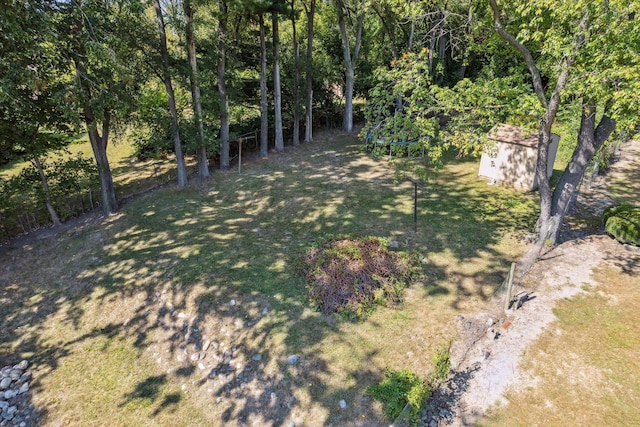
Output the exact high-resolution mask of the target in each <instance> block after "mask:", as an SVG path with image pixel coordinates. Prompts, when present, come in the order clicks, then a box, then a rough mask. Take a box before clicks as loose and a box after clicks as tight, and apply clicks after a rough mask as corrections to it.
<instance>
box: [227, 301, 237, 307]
mask: <svg viewBox="0 0 640 427" xmlns="http://www.w3.org/2000/svg"><path fill="white" fill-rule="evenodd" d="M229 305H230V306H231V307H233V306H235V305H236V300H234V299H232V300H231V301H229Z"/></svg>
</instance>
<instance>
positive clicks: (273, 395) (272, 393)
mask: <svg viewBox="0 0 640 427" xmlns="http://www.w3.org/2000/svg"><path fill="white" fill-rule="evenodd" d="M269 397H271V398H272V399H275V398H276V397H278V396H276V394H275V393H274V392H271V394H270V395H269Z"/></svg>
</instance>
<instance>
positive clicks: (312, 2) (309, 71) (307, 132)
mask: <svg viewBox="0 0 640 427" xmlns="http://www.w3.org/2000/svg"><path fill="white" fill-rule="evenodd" d="M304 7H305V11H306V14H307V63H306V85H307V87H306V91H307V98H306V108H305V129H304V142H311V141H313V20H314V15H315V11H316V0H309V5H308V7H307V4H306V3H304Z"/></svg>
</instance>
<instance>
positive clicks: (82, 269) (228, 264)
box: [0, 139, 532, 426]
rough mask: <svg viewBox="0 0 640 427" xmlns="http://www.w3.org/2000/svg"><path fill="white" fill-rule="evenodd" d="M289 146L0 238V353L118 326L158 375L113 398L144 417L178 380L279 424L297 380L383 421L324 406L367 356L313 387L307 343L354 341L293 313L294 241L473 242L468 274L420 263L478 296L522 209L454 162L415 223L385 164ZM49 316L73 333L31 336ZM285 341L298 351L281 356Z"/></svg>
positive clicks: (156, 410)
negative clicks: (29, 234)
mask: <svg viewBox="0 0 640 427" xmlns="http://www.w3.org/2000/svg"><path fill="white" fill-rule="evenodd" d="M349 144H351V141H349ZM296 151H297V153H293V154H289V155H284V156H277V157H276V158H275V159H274V160H275V161H273V162H266V163H264V162H263V163H261V164H259V165H252V166H251V167H249V168H247V169H246V172H245V173H244V174H243V175H239V176H238V175H236V174H234V173H228V174H220V173H216V175H215V176H214V178H213V180H212V181H211V182H210V188H209V191H208V192H202V191H199V190H197V189H196V188H194V187H190V188H187V189H184V190H180V191H179V190H177V189H174V188H169V189H165V190H162V191H160V192H158V193H155V194H153V195H151V196H148V197H145V198H142V199H140V200H137V201H134V202H133V203H131V204H129V205H128V206H126V207H125V208H124V209H123V212H124V213H122V214H120V215H118V216H114V217H111V218H107V219H105V220H104V221H103V223H102V224H100V225H98V226H87V227H85V228H82V229H78V230H72V231H71V232H69V233H68V235H66V236H54V237H50V238H48V239H44V240H41V241H34V242H33V243H32V244H28V245H25V246H23V247H20V248H13V249H11V248H5V249H4V251H5V254H3V257H2V262H1V265H0V267H2V269H1V270H0V271H1V272H2V273H1V274H2V276H0V278H2V279H3V282H5V281H6V285H5V286H4V287H3V289H2V291H1V292H2V293H1V294H0V295H1V299H0V308H1V309H2V313H3V315H2V322H3V323H2V331H1V332H0V338H2V344H1V345H0V350H1V351H2V352H1V353H0V364H6V363H10V362H12V361H13V360H16V358H21V357H31V358H32V361H33V362H34V363H35V364H36V365H38V366H40V367H41V368H43V371H42V372H45V369H44V368H51V369H52V370H55V369H56V368H57V367H58V366H59V363H60V360H61V359H64V358H68V357H71V356H73V354H74V352H75V351H79V350H77V345H78V344H79V343H83V342H89V341H91V340H94V339H95V338H96V337H106V338H109V339H123V340H131V342H132V345H133V346H134V347H135V348H136V349H137V355H138V357H140V358H142V357H143V354H146V356H144V357H149V358H150V359H152V360H154V361H157V364H158V369H162V370H163V371H165V373H163V374H160V375H155V374H154V375H150V376H147V373H145V372H143V373H142V376H141V378H140V379H139V381H138V382H137V383H136V384H135V385H134V386H133V388H132V389H131V390H130V391H128V392H126V393H124V394H123V395H122V396H121V398H122V400H121V401H120V402H119V403H118V405H119V407H120V408H126V407H127V405H128V404H131V403H132V402H134V403H135V402H143V403H144V404H145V405H148V406H149V407H151V408H152V409H153V410H152V412H151V413H150V414H149V416H151V417H159V416H162V415H163V414H164V413H165V412H172V411H175V409H176V408H177V407H178V406H179V405H180V404H181V402H182V401H183V399H184V397H183V393H189V394H192V395H197V396H198V397H195V399H205V400H208V401H210V402H215V403H216V405H217V406H215V407H214V409H213V410H212V411H213V413H217V412H216V411H219V418H217V419H221V420H222V421H224V422H225V423H226V422H231V420H237V421H238V422H239V423H245V422H246V423H251V422H253V423H258V424H260V425H264V426H280V425H284V423H285V422H286V421H287V420H292V419H293V420H296V419H297V418H296V417H298V415H297V414H296V405H297V402H298V399H299V396H300V393H301V391H300V390H303V394H305V395H307V398H309V399H311V401H313V402H319V404H320V405H322V406H323V407H325V408H326V410H327V413H328V414H329V415H326V416H328V417H329V421H327V422H329V423H331V424H335V423H338V424H340V423H341V422H342V421H345V422H346V421H347V420H350V421H349V422H355V421H353V420H355V419H357V417H358V416H361V417H364V418H362V419H361V423H362V425H376V424H378V423H383V422H382V421H380V420H375V419H373V418H371V417H372V415H371V414H370V413H369V412H371V411H367V410H366V409H367V408H366V402H365V403H359V402H356V404H353V405H351V406H350V407H349V409H347V410H344V411H342V412H341V411H340V409H339V407H338V401H339V400H340V399H341V398H342V397H343V396H360V397H361V396H362V395H363V393H364V388H365V387H366V386H367V385H368V384H370V383H371V382H372V381H374V380H376V379H379V378H378V376H379V375H380V373H378V372H374V371H373V370H372V368H371V367H369V366H368V365H366V363H365V364H364V365H362V364H361V365H359V366H355V367H353V368H351V369H352V371H350V372H348V373H342V374H344V375H345V376H346V377H349V378H353V379H354V383H355V384H356V385H355V386H353V385H351V386H349V385H346V384H345V385H344V386H342V387H338V388H335V387H332V388H329V387H326V386H325V385H324V384H325V382H326V381H325V379H326V378H327V377H329V376H331V375H333V374H334V373H333V372H332V371H331V366H330V365H331V363H332V361H331V360H328V358H327V356H326V355H322V354H317V353H316V352H315V350H314V349H315V346H316V345H317V344H318V343H320V342H321V341H323V340H325V339H327V338H328V337H331V339H338V340H340V341H341V342H342V343H343V344H344V345H347V346H349V345H351V346H354V349H353V350H354V351H358V349H357V348H355V346H356V345H357V344H355V343H351V342H350V338H349V337H346V336H343V335H341V334H340V333H339V332H337V333H336V330H337V328H335V327H333V326H332V325H331V322H325V321H323V320H322V317H321V316H319V315H313V316H309V315H308V309H307V311H305V307H306V306H307V301H306V293H305V285H304V282H303V279H302V278H301V277H300V275H299V273H298V268H299V265H298V264H299V262H300V260H301V257H302V254H303V253H304V251H305V250H306V249H307V248H308V247H309V246H310V245H311V244H312V243H313V242H314V241H317V240H318V239H320V238H322V237H323V236H326V235H332V234H343V233H349V234H356V235H357V234H360V235H368V234H371V235H379V236H385V237H387V236H391V237H392V238H393V239H395V240H398V241H400V242H402V244H403V246H406V247H407V248H411V249H415V250H418V251H420V252H421V253H424V254H426V253H434V252H446V253H448V254H450V256H452V257H454V258H455V259H456V260H457V261H458V262H459V263H461V264H464V263H465V262H466V260H472V259H475V258H477V257H486V256H488V257H489V262H488V263H487V267H486V268H485V269H483V271H481V272H477V273H460V272H454V271H449V270H447V269H445V268H443V267H441V266H438V265H436V264H434V263H433V262H430V261H428V262H427V267H426V268H427V276H428V277H427V280H426V286H427V291H428V293H429V294H430V295H433V296H436V295H442V294H447V293H450V292H454V293H455V299H454V301H453V303H452V304H453V305H454V306H457V304H459V303H460V301H463V300H465V299H467V298H470V297H472V296H479V297H480V298H482V299H486V298H488V297H489V296H490V295H489V294H488V293H487V291H486V288H487V287H491V286H495V285H497V284H499V283H500V282H501V280H502V275H504V273H505V272H506V270H507V268H508V263H509V261H510V260H506V259H504V255H502V254H501V253H499V252H498V251H497V250H495V249H493V245H494V244H495V243H496V242H497V241H498V239H499V238H500V236H501V234H502V233H506V232H509V231H512V230H514V229H518V227H520V226H521V223H522V222H525V223H529V222H531V215H532V214H531V212H529V211H530V209H529V210H527V209H520V210H517V209H515V210H514V209H513V206H514V205H518V206H520V205H521V202H520V201H519V200H515V199H513V198H514V197H515V196H513V195H512V193H511V192H505V191H504V190H501V189H498V188H490V187H486V186H484V185H483V184H482V183H478V182H476V180H475V177H472V176H470V175H471V173H470V172H468V171H465V170H464V169H463V168H459V167H454V168H453V169H452V170H450V171H448V172H447V174H446V176H445V175H442V176H441V177H440V178H439V179H438V180H437V182H436V183H435V184H434V185H431V186H428V187H427V188H426V190H425V193H424V194H421V199H420V206H419V209H420V217H419V224H418V228H419V232H418V233H417V234H415V233H413V230H412V228H413V227H412V226H413V224H412V221H413V217H412V215H413V212H412V206H411V204H412V201H413V200H412V195H413V194H412V186H411V185H410V184H408V183H401V184H399V185H394V183H393V177H392V176H391V175H392V173H391V172H390V171H389V169H388V166H386V164H384V163H382V162H377V163H376V162H374V161H372V160H370V159H367V158H363V157H362V156H361V155H359V154H358V153H357V146H355V145H345V144H344V139H342V140H341V141H338V142H329V143H325V144H308V145H305V146H301V147H300V148H297V149H296ZM454 163H455V162H454ZM459 164H460V163H459ZM514 200H515V201H514ZM516 207H517V206H516ZM29 270H30V271H32V272H37V274H36V275H34V276H37V277H36V278H34V276H29V275H27V273H28V271H29ZM449 282H452V283H454V288H453V289H452V288H451V286H450V285H447V283H449ZM469 283H474V284H475V285H473V286H469V285H468V284H469ZM50 321H53V322H59V321H62V322H64V324H65V325H66V326H65V327H66V328H71V330H73V331H77V336H76V337H74V338H72V339H68V340H66V341H64V340H63V341H62V342H55V341H53V340H52V339H51V338H47V337H45V336H43V335H42V334H41V333H40V332H39V330H40V326H41V325H46V324H47V323H48V322H50ZM87 325H91V326H90V328H91V329H90V330H89V331H88V332H87V331H86V329H87ZM83 331H84V332H83ZM274 339H276V340H278V339H280V340H281V342H282V343H283V344H284V346H283V348H279V347H278V346H274V344H273V342H274ZM293 354H295V355H298V356H299V357H300V361H299V362H298V363H296V364H288V363H287V356H289V355H293ZM374 356H375V354H368V355H365V356H364V357H363V360H367V359H370V358H372V357H374ZM42 375H46V374H45V373H43V374H42ZM179 382H182V383H184V384H185V385H186V386H184V387H183V389H182V393H181V392H176V391H175V390H174V389H171V388H170V387H169V385H170V384H171V383H179ZM35 389H36V392H37V389H38V384H37V383H36V384H35ZM296 396H298V397H296ZM363 405H364V406H363ZM341 417H343V418H341ZM340 420H342V421H340ZM355 423H356V424H357V422H355Z"/></svg>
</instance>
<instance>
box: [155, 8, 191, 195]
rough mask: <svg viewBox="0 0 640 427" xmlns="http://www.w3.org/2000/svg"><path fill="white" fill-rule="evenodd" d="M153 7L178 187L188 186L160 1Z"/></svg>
mask: <svg viewBox="0 0 640 427" xmlns="http://www.w3.org/2000/svg"><path fill="white" fill-rule="evenodd" d="M153 7H154V9H155V11H156V21H157V23H158V33H159V37H160V57H161V60H162V81H163V83H164V87H165V90H166V91H167V98H168V102H169V115H170V116H171V133H172V135H173V150H174V152H175V156H176V164H177V170H178V187H184V186H186V185H187V167H186V165H185V162H184V155H183V153H182V141H181V140H180V129H179V126H178V110H177V108H176V98H175V94H174V91H173V83H172V81H171V72H170V70H169V52H168V50H167V35H166V33H165V27H164V17H163V14H162V8H161V7H160V0H153Z"/></svg>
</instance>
